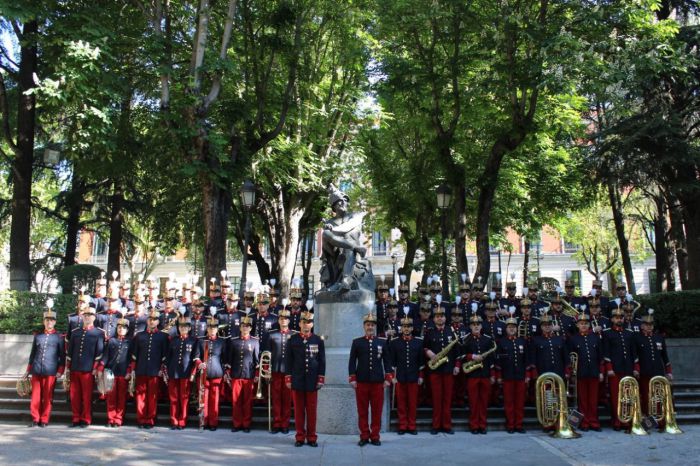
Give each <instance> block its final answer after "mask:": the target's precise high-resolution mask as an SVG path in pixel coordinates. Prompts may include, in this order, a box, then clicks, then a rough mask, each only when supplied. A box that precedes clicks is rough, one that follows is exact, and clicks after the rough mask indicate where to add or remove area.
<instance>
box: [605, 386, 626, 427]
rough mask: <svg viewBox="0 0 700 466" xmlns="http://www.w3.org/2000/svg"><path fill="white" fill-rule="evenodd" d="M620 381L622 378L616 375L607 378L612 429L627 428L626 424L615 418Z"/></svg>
mask: <svg viewBox="0 0 700 466" xmlns="http://www.w3.org/2000/svg"><path fill="white" fill-rule="evenodd" d="M623 377H624V376H623ZM620 379H622V377H620V376H618V375H617V374H616V375H609V376H608V385H609V387H610V416H611V417H612V425H613V427H626V426H627V424H625V423H623V422H620V418H618V417H617V399H618V398H619V395H620Z"/></svg>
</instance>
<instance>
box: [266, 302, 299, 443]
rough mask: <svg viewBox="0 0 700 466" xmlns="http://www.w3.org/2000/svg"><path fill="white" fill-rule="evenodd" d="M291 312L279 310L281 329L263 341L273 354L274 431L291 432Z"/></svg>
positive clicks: (271, 394)
mask: <svg viewBox="0 0 700 466" xmlns="http://www.w3.org/2000/svg"><path fill="white" fill-rule="evenodd" d="M289 314H290V312H289V311H288V310H286V309H282V310H280V311H279V315H278V316H277V320H278V323H279V329H276V330H273V331H271V332H270V333H268V334H266V336H265V338H264V339H263V342H262V350H263V351H269V352H270V355H271V359H270V361H271V365H272V366H271V368H270V371H271V373H272V379H271V380H270V381H269V383H271V384H272V385H271V386H270V389H271V390H270V396H271V398H272V400H271V403H272V431H271V432H272V433H273V434H276V433H278V432H282V433H283V434H287V433H289V420H290V418H291V416H292V391H291V390H290V389H288V388H287V386H286V384H285V380H284V377H285V373H286V364H287V353H288V352H289V339H290V338H291V337H292V335H294V333H295V332H294V331H293V330H290V329H289V320H290V319H289Z"/></svg>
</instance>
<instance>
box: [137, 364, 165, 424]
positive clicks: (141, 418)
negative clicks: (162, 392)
mask: <svg viewBox="0 0 700 466" xmlns="http://www.w3.org/2000/svg"><path fill="white" fill-rule="evenodd" d="M132 376H133V374H132ZM159 389H160V377H157V376H155V377H149V376H147V375H139V376H137V377H136V422H137V423H138V424H139V425H141V424H149V425H154V424H155V422H156V409H157V408H158V391H159Z"/></svg>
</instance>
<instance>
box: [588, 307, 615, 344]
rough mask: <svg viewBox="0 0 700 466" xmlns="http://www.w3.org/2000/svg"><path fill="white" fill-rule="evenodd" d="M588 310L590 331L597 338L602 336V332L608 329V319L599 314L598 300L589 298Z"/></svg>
mask: <svg viewBox="0 0 700 466" xmlns="http://www.w3.org/2000/svg"><path fill="white" fill-rule="evenodd" d="M588 309H589V311H590V313H591V316H590V317H591V318H590V324H591V330H592V331H593V333H595V334H597V335H598V336H602V334H603V330H606V329H609V328H610V319H608V318H607V317H605V316H604V315H603V313H602V312H601V311H602V309H601V307H600V300H599V299H598V298H590V299H589V300H588Z"/></svg>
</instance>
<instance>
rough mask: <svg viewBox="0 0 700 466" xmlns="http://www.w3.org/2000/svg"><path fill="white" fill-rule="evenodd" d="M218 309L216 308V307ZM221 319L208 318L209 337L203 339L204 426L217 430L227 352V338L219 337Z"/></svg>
mask: <svg viewBox="0 0 700 466" xmlns="http://www.w3.org/2000/svg"><path fill="white" fill-rule="evenodd" d="M214 309H216V308H214ZM218 333H219V321H218V320H217V319H216V317H214V316H213V315H212V316H210V317H209V319H208V320H207V337H206V338H205V339H204V340H202V341H201V345H202V349H201V354H202V357H203V358H204V357H205V356H206V358H205V359H204V360H202V363H201V364H200V365H199V369H200V370H206V371H207V379H206V381H205V382H204V390H205V391H204V428H205V429H208V430H211V431H215V430H216V429H217V428H218V427H219V397H220V395H221V387H222V385H221V382H222V379H223V377H224V364H223V358H224V356H225V354H226V344H225V340H224V339H222V338H219V337H218Z"/></svg>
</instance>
